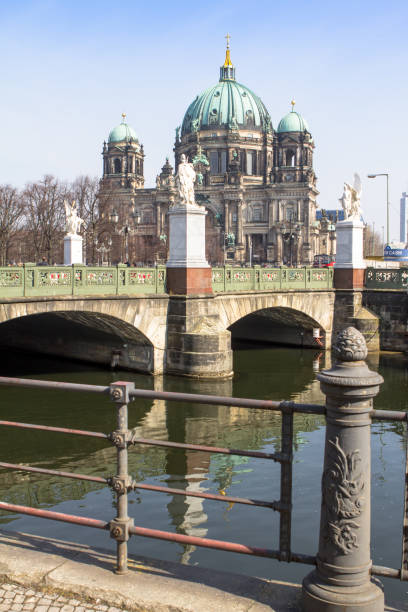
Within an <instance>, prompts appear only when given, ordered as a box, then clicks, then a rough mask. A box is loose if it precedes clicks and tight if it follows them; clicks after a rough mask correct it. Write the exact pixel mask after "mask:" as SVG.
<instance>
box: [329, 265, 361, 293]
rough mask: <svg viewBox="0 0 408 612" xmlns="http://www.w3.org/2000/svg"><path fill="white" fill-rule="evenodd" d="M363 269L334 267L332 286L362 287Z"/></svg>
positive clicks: (341, 287) (339, 287)
mask: <svg viewBox="0 0 408 612" xmlns="http://www.w3.org/2000/svg"><path fill="white" fill-rule="evenodd" d="M364 274H365V269H364V268H363V269H361V268H338V267H335V268H334V277H333V286H334V288H335V289H362V288H363V287H364Z"/></svg>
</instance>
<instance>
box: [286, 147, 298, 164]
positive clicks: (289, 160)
mask: <svg viewBox="0 0 408 612" xmlns="http://www.w3.org/2000/svg"><path fill="white" fill-rule="evenodd" d="M295 157H296V154H295V151H293V150H292V149H288V150H287V151H286V166H294V165H295Z"/></svg>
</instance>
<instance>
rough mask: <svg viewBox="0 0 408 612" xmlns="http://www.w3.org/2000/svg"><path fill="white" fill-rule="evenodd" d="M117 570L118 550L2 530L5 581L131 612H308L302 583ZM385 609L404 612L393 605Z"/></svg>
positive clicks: (179, 570)
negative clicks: (119, 572) (303, 602)
mask: <svg viewBox="0 0 408 612" xmlns="http://www.w3.org/2000/svg"><path fill="white" fill-rule="evenodd" d="M114 567H115V555H113V554H112V552H111V551H107V550H104V549H96V548H95V549H94V548H91V547H89V546H86V545H83V544H77V543H74V542H66V541H63V540H56V539H54V538H45V537H40V536H35V535H28V534H24V533H17V532H12V531H0V583H1V582H5V581H10V582H14V583H16V584H19V585H23V586H24V587H27V588H28V587H31V588H34V587H38V588H39V589H41V588H45V589H46V590H47V591H49V590H53V589H55V591H56V592H59V593H63V594H69V595H70V596H72V595H75V596H76V598H78V599H81V598H82V599H83V600H85V601H89V600H94V601H95V602H104V603H106V604H108V605H111V606H115V607H117V608H121V609H122V610H127V611H129V612H210V611H211V612H229V611H231V612H300V611H301V605H300V599H301V586H300V585H298V584H292V583H288V582H282V581H277V580H266V579H261V578H254V577H250V576H242V575H239V574H232V573H227V572H218V571H214V570H210V569H207V568H201V567H200V568H198V567H192V566H187V565H181V564H178V563H172V562H168V561H158V560H155V559H148V558H145V557H137V556H133V557H132V558H131V560H130V563H129V567H130V571H129V573H128V574H126V575H123V576H119V575H116V574H114V572H113V569H114ZM83 605H86V604H83ZM88 605H91V606H92V605H93V604H91V603H88ZM386 610H387V611H388V612H403V609H402V608H397V607H390V606H386Z"/></svg>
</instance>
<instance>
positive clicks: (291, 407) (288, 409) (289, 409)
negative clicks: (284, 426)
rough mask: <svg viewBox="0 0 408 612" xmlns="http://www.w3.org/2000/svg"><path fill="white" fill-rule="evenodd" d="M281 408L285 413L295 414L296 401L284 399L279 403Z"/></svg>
mask: <svg viewBox="0 0 408 612" xmlns="http://www.w3.org/2000/svg"><path fill="white" fill-rule="evenodd" d="M279 410H281V411H282V412H284V413H285V414H293V413H294V411H295V402H287V401H283V402H280V404H279Z"/></svg>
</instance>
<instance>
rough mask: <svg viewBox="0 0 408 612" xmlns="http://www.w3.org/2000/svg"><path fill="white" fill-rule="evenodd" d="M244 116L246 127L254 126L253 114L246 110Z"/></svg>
mask: <svg viewBox="0 0 408 612" xmlns="http://www.w3.org/2000/svg"><path fill="white" fill-rule="evenodd" d="M245 115H246V124H247V125H248V126H250V125H255V119H254V113H253V112H252V111H251V110H247V112H246V113H245Z"/></svg>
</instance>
